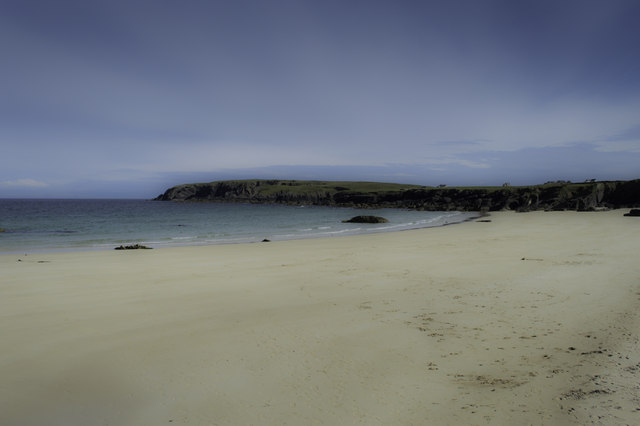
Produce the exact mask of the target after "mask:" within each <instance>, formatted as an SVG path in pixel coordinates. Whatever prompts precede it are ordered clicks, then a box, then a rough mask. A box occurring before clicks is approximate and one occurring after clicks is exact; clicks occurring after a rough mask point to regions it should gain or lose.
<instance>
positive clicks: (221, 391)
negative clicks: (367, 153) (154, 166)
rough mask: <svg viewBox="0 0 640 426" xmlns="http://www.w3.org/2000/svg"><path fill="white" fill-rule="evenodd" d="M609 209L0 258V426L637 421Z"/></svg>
mask: <svg viewBox="0 0 640 426" xmlns="http://www.w3.org/2000/svg"><path fill="white" fill-rule="evenodd" d="M623 212H624V211H623V210H614V211H609V212H597V213H576V212H531V213H524V214H518V213H512V212H497V213H493V212H492V214H491V216H490V217H489V219H490V220H491V222H489V223H480V222H477V221H469V222H463V223H459V224H457V226H441V227H432V228H423V229H414V230H409V231H405V232H384V233H375V234H362V235H355V236H345V237H342V238H319V239H300V240H283V241H277V242H271V243H269V244H230V245H209V246H185V247H171V248H163V249H162V250H150V251H147V250H134V251H127V252H117V251H113V250H111V251H83V252H74V253H47V254H30V255H29V256H27V257H24V256H23V255H9V254H6V255H3V256H0V268H2V270H3V282H2V283H1V284H0V292H1V293H0V294H1V295H2V297H1V298H0V315H1V319H2V324H3V326H2V328H1V329H0V339H1V340H2V341H3V346H5V348H6V349H5V350H4V351H3V353H2V354H0V374H1V375H2V377H3V382H4V384H5V386H4V387H3V388H2V398H0V401H2V402H0V423H3V424H5V423H6V424H15V423H19V424H25V425H30V424H33V425H36V424H42V423H48V424H74V423H75V424H81V423H85V424H89V423H92V424H95V423H109V424H124V425H134V424H166V423H168V422H171V423H172V424H231V423H235V424H238V423H243V424H248V423H260V424H282V423H286V422H291V423H308V424H353V423H358V422H363V423H367V424H425V423H426V424H523V423H525V424H560V425H562V424H567V425H573V424H588V423H593V424H624V423H627V424H633V423H638V422H640V411H639V409H640V398H639V397H638V396H637V394H638V389H637V383H638V375H640V343H639V342H640V340H639V332H638V330H639V329H640V327H639V326H640V314H638V313H637V312H638V304H640V301H639V298H640V282H638V277H640V265H638V262H637V251H638V248H639V245H640V243H638V241H640V223H638V220H637V219H636V218H627V217H623V215H622V214H623ZM18 259H20V262H18Z"/></svg>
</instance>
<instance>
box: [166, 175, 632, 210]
mask: <svg viewBox="0 0 640 426" xmlns="http://www.w3.org/2000/svg"><path fill="white" fill-rule="evenodd" d="M155 200H160V201H187V202H203V201H208V202H235V203H279V204H291V205H322V206H337V207H360V208H362V207H365V208H382V207H395V208H409V209H417V210H429V211H449V210H457V211H499V210H515V211H533V210H577V211H596V210H604V209H613V208H626V207H640V179H636V180H631V181H604V182H593V181H590V182H584V183H571V182H550V183H546V184H543V185H533V186H508V185H505V186H501V187H465V188H462V187H451V188H448V187H437V188H436V187H426V186H418V185H401V184H388V183H372V182H325V181H295V180H237V181H217V182H210V183H193V184H185V185H179V186H174V187H172V188H169V189H167V190H166V191H165V192H164V193H163V194H160V195H159V196H158V197H157V198H155Z"/></svg>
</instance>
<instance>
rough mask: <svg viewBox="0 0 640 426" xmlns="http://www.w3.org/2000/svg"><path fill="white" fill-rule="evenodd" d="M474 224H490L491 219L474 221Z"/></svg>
mask: <svg viewBox="0 0 640 426" xmlns="http://www.w3.org/2000/svg"><path fill="white" fill-rule="evenodd" d="M476 222H480V223H489V222H491V219H481V220H476Z"/></svg>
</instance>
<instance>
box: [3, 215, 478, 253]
mask: <svg viewBox="0 0 640 426" xmlns="http://www.w3.org/2000/svg"><path fill="white" fill-rule="evenodd" d="M401 210H402V209H401ZM440 213H443V214H451V215H455V214H459V215H462V216H464V215H469V214H475V215H474V216H470V217H467V218H464V219H461V220H458V221H454V222H446V221H445V223H441V224H437V225H431V224H430V223H426V224H422V225H418V224H415V223H413V224H397V225H393V224H389V225H387V226H386V227H382V228H372V229H370V230H362V229H360V228H359V229H355V230H353V229H352V230H344V231H337V232H317V233H314V234H299V235H293V234H289V235H277V234H276V235H270V236H263V237H237V238H232V237H230V238H228V239H219V240H217V241H211V240H209V241H194V242H191V243H173V242H158V241H144V240H142V239H134V240H131V241H118V242H113V244H112V245H111V244H110V245H109V246H105V247H95V246H78V247H55V248H35V249H33V248H26V249H19V250H12V251H1V250H0V256H2V255H16V254H47V253H82V252H87V251H88V252H94V251H110V250H113V249H114V248H115V247H117V246H118V245H133V244H142V245H147V246H151V247H150V248H152V249H157V250H160V249H167V248H174V247H206V246H218V245H235V244H254V243H260V242H264V241H263V239H269V241H268V242H275V241H289V240H308V239H324V238H335V237H350V236H356V235H368V234H380V233H386V232H402V231H412V230H416V229H428V228H439V227H442V226H449V225H457V224H460V223H465V222H468V221H472V220H475V219H478V218H480V217H482V215H481V214H480V213H476V212H440ZM354 225H361V226H362V225H363V224H354ZM364 226H365V227H366V226H367V225H366V224H364ZM394 227H395V228H399V229H390V228H394ZM265 235H266V233H265ZM102 245H106V244H102ZM153 245H155V247H153Z"/></svg>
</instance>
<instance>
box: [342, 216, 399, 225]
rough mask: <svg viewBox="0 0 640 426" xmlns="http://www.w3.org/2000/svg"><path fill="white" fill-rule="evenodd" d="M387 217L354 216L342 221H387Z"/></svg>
mask: <svg viewBox="0 0 640 426" xmlns="http://www.w3.org/2000/svg"><path fill="white" fill-rule="evenodd" d="M387 222H389V220H388V219H385V218H384V217H380V216H354V217H352V218H351V219H348V220H343V221H342V223H387Z"/></svg>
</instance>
